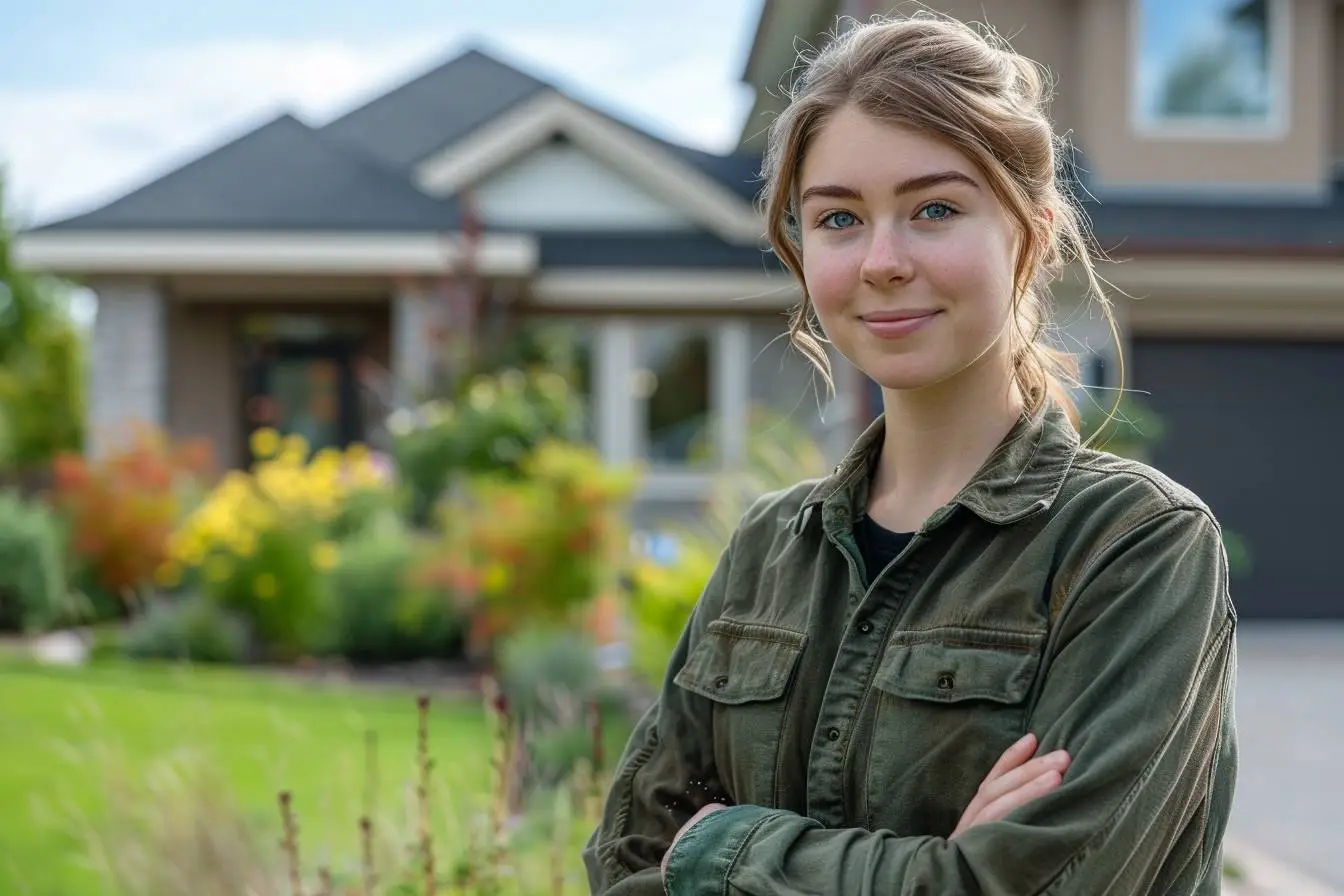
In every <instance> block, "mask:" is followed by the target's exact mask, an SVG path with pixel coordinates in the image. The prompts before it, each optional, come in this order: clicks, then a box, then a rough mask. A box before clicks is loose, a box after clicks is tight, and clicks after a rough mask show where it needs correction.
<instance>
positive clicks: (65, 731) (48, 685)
mask: <svg viewBox="0 0 1344 896" xmlns="http://www.w3.org/2000/svg"><path fill="white" fill-rule="evenodd" d="M416 726H417V711H416V706H415V699H414V694H413V693H411V692H409V691H408V692H405V693H385V692H379V693H373V692H367V691H362V690H361V691H357V692H352V691H349V690H342V689H340V688H337V687H335V686H323V685H317V684H301V683H298V682H295V681H287V680H277V679H275V678H270V677H264V676H261V675H258V674H255V673H250V672H243V671H228V670H215V669H200V668H185V667H175V666H160V667H144V666H139V667H130V666H119V665H112V666H104V665H95V666H93V667H90V668H86V669H52V668H43V667H37V666H33V665H30V664H26V663H21V662H18V661H9V660H3V659H0V893H5V894H11V893H12V894H29V896H85V894H88V896H93V894H102V893H104V892H109V891H108V890H107V889H106V885H105V884H101V885H100V884H99V883H98V880H99V878H98V877H97V876H96V874H95V872H94V871H92V870H91V869H90V868H89V867H88V866H87V864H86V862H85V859H86V854H87V853H88V852H89V850H88V844H89V842H90V834H89V831H90V830H91V829H92V828H91V826H96V825H99V824H106V822H107V821H108V820H109V819H113V820H115V819H119V818H121V817H122V816H123V815H124V814H125V812H126V810H127V807H126V806H125V805H123V802H124V801H127V800H129V801H141V800H143V801H144V802H151V801H152V799H153V797H152V796H151V795H150V794H152V793H153V792H154V791H153V789H154V788H156V787H160V784H161V782H160V781H159V779H158V777H156V776H158V775H160V774H161V773H162V771H163V769H164V768H165V767H166V765H165V763H166V762H167V761H168V760H170V759H172V758H173V757H181V756H184V755H185V756H189V757H191V758H192V761H193V762H195V763H196V764H197V766H199V767H203V768H207V769H210V770H212V771H214V772H217V773H218V774H219V776H220V777H221V779H222V780H224V781H226V782H227V785H228V788H227V789H228V790H229V791H230V792H231V793H230V794H229V796H230V797H231V798H232V799H236V801H237V802H238V804H239V807H240V808H241V809H242V810H243V811H244V812H245V813H246V815H247V816H248V817H249V818H250V819H252V820H253V821H254V822H255V823H257V824H260V825H263V826H264V829H265V830H266V831H267V836H268V838H269V837H271V836H272V833H273V829H274V828H276V827H278V812H277V809H276V794H277V792H278V791H280V790H282V789H287V790H290V791H292V792H293V794H294V800H295V806H296V809H297V811H298V814H299V816H300V819H299V821H300V826H301V843H302V846H303V857H304V862H305V865H308V864H309V863H316V862H318V861H321V860H322V859H323V857H324V856H326V855H339V856H343V857H347V858H348V857H351V856H357V855H358V850H357V845H358V836H357V829H356V822H357V819H358V817H359V815H360V813H361V808H360V807H361V805H362V794H361V790H362V787H363V782H364V780H365V777H364V774H363V768H364V765H365V762H364V756H365V749H364V743H365V733H366V732H367V731H368V730H370V729H372V730H375V731H376V732H377V733H378V757H379V761H378V767H379V781H380V786H379V788H378V789H379V800H380V802H381V803H383V805H382V806H381V809H382V810H383V811H388V810H389V809H390V808H393V807H395V808H396V810H397V812H398V813H399V814H401V815H402V816H404V812H403V811H402V806H403V805H404V803H405V800H406V798H407V797H406V786H407V784H408V783H409V782H410V781H411V779H412V776H413V775H414V771H415V769H414V758H415V747H416ZM430 750H431V754H432V755H433V756H434V759H435V762H436V767H435V771H434V777H435V780H436V784H438V785H439V787H437V788H436V791H437V792H439V793H448V794H451V795H452V799H451V800H450V802H461V803H468V804H473V803H474V801H475V800H476V799H477V795H480V794H483V793H484V792H485V791H486V790H487V789H488V787H489V782H490V773H489V762H490V751H491V745H490V740H489V736H488V728H487V723H486V719H485V715H484V712H483V709H482V707H481V705H480V703H479V702H477V701H475V700H464V699H462V698H457V699H454V700H439V701H436V702H435V703H434V704H433V708H432V712H431V717H430ZM128 787H129V788H132V790H131V791H130V795H125V794H126V788H128ZM165 798H167V797H165ZM109 801H111V802H112V803H113V805H114V806H115V807H116V808H115V811H114V812H113V813H112V814H109V809H108V802H109ZM135 808H136V809H137V810H139V809H150V808H152V805H151V806H136V807H135ZM471 808H472V806H471V805H457V806H451V805H444V804H443V801H442V800H441V801H440V802H439V805H438V809H439V811H440V812H442V813H443V814H444V816H454V815H461V814H462V813H465V812H466V811H468V810H470V809H471ZM453 824H454V821H453V819H452V818H449V817H446V818H445V819H443V820H441V823H440V825H439V830H440V831H451V830H452V826H453ZM445 836H451V834H449V835H445ZM273 843H274V840H273V839H269V840H268V845H269V844H273Z"/></svg>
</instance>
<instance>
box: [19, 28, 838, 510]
mask: <svg viewBox="0 0 1344 896" xmlns="http://www.w3.org/2000/svg"><path fill="white" fill-rule="evenodd" d="M759 164H760V159H759V156H757V155H752V154H741V155H734V154H729V155H725V156H718V155H713V154H709V153H704V152H699V151H696V150H693V149H690V148H687V147H684V146H680V145H676V144H673V143H669V142H666V141H664V140H660V139H657V138H655V137H653V136H651V135H649V134H647V133H644V132H642V131H640V130H638V129H636V128H633V127H630V126H629V125H627V124H625V123H622V122H620V121H618V120H616V119H614V118H612V117H611V116H609V115H606V114H604V113H603V112H601V111H599V110H597V109H594V108H592V107H590V106H588V105H585V104H584V103H581V102H579V101H577V100H575V99H573V98H572V97H570V96H567V95H566V94H565V93H563V92H561V91H560V90H557V89H556V88H554V87H552V86H551V85H549V84H546V83H544V82H542V81H540V80H537V79H536V78H533V77H531V76H530V75H528V74H525V73H523V72H521V71H519V70H517V69H515V68H514V67H512V66H509V65H507V64H505V63H503V62H501V61H499V60H498V59H496V58H494V57H492V56H491V55H489V54H487V53H484V52H481V51H480V50H470V51H468V52H465V53H464V54H462V55H460V56H458V57H455V58H453V59H451V60H449V61H448V62H446V63H445V64H443V65H441V66H438V67H436V68H434V69H433V70H431V71H428V72H426V73H425V74H423V75H422V76H420V77H418V78H415V79H414V80H411V81H410V82H409V83H405V84H402V85H400V86H398V87H396V88H395V89H393V90H391V91H389V92H387V93H386V94H384V95H382V96H379V97H377V98H375V99H373V100H372V101H370V102H368V103H366V104H365V105H363V106H360V107H359V108H356V109H354V110H353V111H350V112H349V113H347V114H345V115H342V116H341V117H339V118H337V119H335V120H334V121H331V122H329V123H326V124H324V125H322V126H320V127H315V126H311V125H309V124H308V123H305V122H303V121H300V120H298V119H297V118H295V117H292V116H289V115H283V116H281V117H279V118H277V119H275V120H273V121H270V122H268V123H266V124H264V125H262V126H261V127H258V128H257V129H255V130H253V131H250V132H248V133H245V134H243V135H241V136H239V137H237V139H234V140H232V141H230V142H228V143H226V144H225V145H223V146H220V147H219V148H217V149H215V150H214V151H212V152H209V153H207V154H206V155H204V156H203V157H201V158H198V159H196V160H194V161H192V162H190V163H189V164H187V165H185V166H183V167H181V168H180V169H178V170H176V171H173V172H171V173H169V174H167V175H165V176H163V177H161V178H159V179H157V180H155V181H153V182H152V183H149V184H147V185H145V186H143V187H141V188H140V189H138V190H135V191H134V192H132V193H130V194H129V195H127V196H124V197H122V198H120V199H117V200H116V201H114V202H112V203H110V204H108V205H106V206H104V207H102V208H97V209H94V210H92V211H90V212H88V213H87V214H82V215H79V216H77V217H73V218H70V219H67V220H61V221H56V222H53V223H50V224H46V225H44V226H40V227H37V228H35V229H32V230H30V231H28V232H26V233H25V234H23V236H22V240H21V243H20V249H19V251H20V255H21V258H22V260H23V261H24V262H26V263H27V264H30V265H32V266H34V267H38V268H42V269H46V270H50V271H55V272H58V273H62V274H67V275H71V276H75V277H78V278H80V279H82V280H83V281H84V282H85V283H86V284H87V285H89V286H90V287H91V288H92V289H93V290H94V291H95V292H96V293H97V296H98V313H97V316H96V320H95V324H94V330H93V346H92V380H91V383H90V395H89V403H90V416H91V430H92V432H91V446H90V449H91V450H92V451H93V452H95V453H97V452H99V451H101V450H104V449H105V446H106V444H107V442H108V440H109V439H113V438H116V437H118V434H119V433H118V428H119V427H120V426H121V425H122V424H124V423H125V421H128V420H137V421H150V422H153V423H157V424H160V425H162V426H165V427H166V428H167V429H168V430H169V431H171V432H172V433H174V434H176V435H179V436H193V435H195V436H206V437H208V438H209V439H210V441H211V442H212V443H213V444H214V445H215V446H216V450H217V455H218V456H219V457H220V458H221V459H222V461H223V462H224V463H225V464H229V465H239V464H243V463H246V462H247V461H248V459H249V454H248V452H249V449H248V437H249V435H250V433H251V432H252V431H253V430H254V429H256V428H258V427H261V426H271V425H274V426H278V427H279V428H281V429H282V430H286V431H292V430H297V431H300V432H303V433H305V434H306V435H307V436H308V437H309V440H310V441H311V442H313V443H314V444H316V445H323V444H329V443H342V442H346V441H349V440H354V439H359V438H362V437H364V436H365V435H366V434H367V431H368V428H369V425H370V424H371V423H372V422H373V421H371V420H370V419H369V418H368V415H362V414H361V408H362V407H364V406H366V403H365V401H364V399H365V397H366V396H365V395H363V394H362V393H363V390H364V389H365V387H368V386H370V385H371V378H370V376H369V374H370V372H371V371H372V372H377V371H384V372H386V373H388V374H390V376H389V377H384V378H383V379H384V380H385V382H391V383H395V384H396V385H397V387H398V390H397V391H398V392H399V393H400V397H399V399H398V400H396V401H392V402H387V401H386V399H387V398H388V396H387V395H386V394H384V395H383V398H384V399H385V402H384V407H386V405H387V404H389V403H391V404H401V405H404V404H405V403H407V401H408V400H409V398H408V396H413V395H415V394H416V392H417V387H418V386H420V385H423V384H424V382H425V380H426V379H427V377H428V376H429V374H430V371H431V365H432V364H433V362H434V358H433V357H432V353H433V346H434V344H435V342H434V338H433V336H432V334H433V333H435V332H440V331H442V330H444V329H447V330H448V331H450V332H452V333H453V334H455V335H456V336H457V337H458V338H470V334H471V330H472V322H471V321H470V320H469V319H468V315H469V313H470V309H469V307H468V306H467V303H463V302H457V301H455V296H456V297H458V298H460V297H462V293H463V290H462V289H461V288H460V286H461V284H460V283H458V282H457V281H456V279H455V278H454V276H453V275H454V274H455V273H456V272H458V271H460V270H461V269H462V267H463V266H464V265H465V264H466V263H467V262H468V261H469V262H470V267H471V273H472V274H473V275H474V276H475V277H476V278H478V281H479V282H480V283H481V284H482V287H481V290H482V292H483V293H484V294H486V295H487V296H488V299H489V302H490V304H491V305H492V306H496V307H507V308H511V309H513V310H514V311H515V312H516V313H518V314H521V315H525V316H527V317H528V318H530V319H550V320H552V321H553V322H554V323H556V324H557V325H560V326H565V327H567V328H569V329H570V331H571V332H572V333H573V335H574V336H575V337H576V339H578V340H579V341H580V342H581V343H582V346H583V351H584V353H585V356H586V358H587V363H586V364H583V365H581V366H583V367H586V368H587V369H588V370H589V371H590V374H589V376H588V377H587V378H586V379H587V382H586V383H583V384H580V386H581V388H583V389H584V390H585V392H586V395H585V398H586V399H587V401H588V404H589V408H590V411H591V413H590V417H591V419H592V421H593V425H592V435H593V438H594V439H595V440H596V442H597V444H598V445H599V446H600V447H601V449H602V451H603V453H604V454H605V456H606V457H607V458H608V459H610V460H611V461H615V462H620V461H626V460H640V461H644V462H646V464H647V467H648V469H649V473H648V475H647V476H646V477H645V481H644V486H643V489H644V491H643V494H642V495H641V501H640V507H641V509H642V510H647V511H648V515H651V516H654V517H656V516H658V515H659V514H660V513H662V512H679V511H681V510H685V509H688V508H693V507H695V506H697V505H698V503H699V502H700V500H701V499H702V498H703V497H704V496H705V495H706V493H707V490H708V489H709V488H710V486H711V483H712V482H713V480H714V475H713V473H714V470H715V469H718V468H720V467H722V466H731V465H732V464H733V463H735V462H736V461H738V460H739V459H740V458H741V457H742V453H743V451H744V446H745V441H746V422H745V421H746V419H747V417H748V414H747V410H748V408H749V407H751V406H753V405H765V406H768V407H773V408H775V409H776V410H778V411H780V412H782V413H784V414H787V415H790V416H791V417H792V418H793V419H794V420H795V422H798V423H799V424H800V425H802V426H804V427H808V428H809V429H810V430H811V431H813V432H815V433H816V434H817V436H818V437H819V438H820V439H821V440H822V441H823V442H825V443H826V444H827V445H828V447H829V453H831V454H832V455H834V454H837V453H841V452H843V450H844V449H845V447H847V444H848V441H849V439H850V437H851V436H850V434H851V433H852V431H853V430H854V426H853V425H852V421H845V420H838V419H837V418H838V417H839V416H840V415H842V414H844V413H845V402H846V399H847V397H852V396H853V395H856V394H857V380H855V379H854V378H853V377H849V378H842V379H841V381H840V383H839V387H840V388H839V392H838V395H837V398H836V399H835V400H829V399H828V397H827V395H826V392H825V389H824V387H823V384H822V383H821V381H820V380H819V379H818V380H815V381H814V378H813V376H812V374H811V371H810V368H809V367H808V366H807V364H806V363H805V362H804V361H803V360H802V358H801V357H800V356H797V355H796V354H794V353H792V352H789V351H787V350H786V347H787V342H786V340H781V339H779V338H778V337H779V336H780V335H781V334H782V333H784V331H785V327H786V318H785V316H784V312H785V311H786V310H787V309H788V308H789V307H790V306H791V305H792V304H794V303H795V302H796V299H797V292H796V290H795V288H794V287H793V285H792V284H791V282H790V281H789V279H788V278H787V277H786V276H784V275H783V273H782V269H781V268H780V267H779V266H778V264H777V263H775V262H774V261H773V260H772V257H771V256H769V255H768V253H767V252H766V251H765V247H764V243H763V240H762V236H763V232H764V231H763V228H762V226H761V224H760V219H759V216H758V214H757V212H756V210H755V208H754V205H753V198H754V194H755V192H756V189H757V188H756V185H755V183H754V178H755V176H756V174H757V171H758V168H759ZM372 385H373V391H375V392H377V391H379V389H378V388H377V377H373V379H372ZM381 391H383V392H384V393H385V392H386V389H383V390H381ZM851 413H852V412H851ZM709 419H718V420H724V421H727V425H724V426H721V427H717V428H716V432H715V440H716V444H715V446H714V450H713V452H712V453H713V454H714V455H715V457H714V458H713V459H712V460H711V461H710V462H709V463H708V464H706V463H704V462H703V461H700V460H697V458H698V457H699V454H698V453H697V454H696V455H694V456H693V455H692V451H691V447H692V446H691V445H690V441H691V440H690V439H688V437H687V433H688V432H691V431H694V430H696V429H699V428H700V426H701V425H702V424H704V423H705V422H706V421H707V420H709ZM837 423H839V424H840V425H837Z"/></svg>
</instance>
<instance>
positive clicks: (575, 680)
mask: <svg viewBox="0 0 1344 896" xmlns="http://www.w3.org/2000/svg"><path fill="white" fill-rule="evenodd" d="M595 656H596V655H595V652H594V644H593V642H592V639H591V638H589V637H588V636H587V635H586V634H584V633H583V632H581V631H576V630H574V629H572V628H546V627H541V626H532V627H528V628H524V629H521V630H519V631H517V632H515V633H513V634H512V635H510V636H509V637H507V638H505V639H504V640H503V641H502V643H501V644H500V649H499V663H498V666H499V668H498V676H499V688H500V693H501V695H502V696H503V697H504V700H505V701H506V703H505V705H506V706H507V707H508V710H509V713H510V715H511V716H512V718H513V724H514V725H515V726H516V730H517V735H518V741H519V746H520V749H522V750H525V751H526V762H525V764H524V769H525V771H524V773H523V775H522V776H521V777H522V778H523V780H522V781H520V786H521V787H522V788H523V789H525V790H527V789H532V788H536V787H542V788H550V787H554V786H556V785H558V784H559V783H560V782H562V781H564V780H565V779H566V778H568V777H569V776H570V775H572V774H574V772H575V771H576V770H577V768H578V766H579V764H580V763H581V762H584V761H588V760H591V759H592V755H593V746H592V745H593V736H594V735H593V724H594V721H593V720H594V716H593V713H594V712H596V711H600V709H601V708H602V707H603V706H604V705H605V704H607V703H608V702H609V697H610V696H611V695H610V692H609V689H608V688H607V687H606V686H605V685H604V682H603V679H602V673H601V670H600V669H599V668H598V666H597V662H596V659H595Z"/></svg>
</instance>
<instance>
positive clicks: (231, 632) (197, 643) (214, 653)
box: [117, 595, 251, 663]
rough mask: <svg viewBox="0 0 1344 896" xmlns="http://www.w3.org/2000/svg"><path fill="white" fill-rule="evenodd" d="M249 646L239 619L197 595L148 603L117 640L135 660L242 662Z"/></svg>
mask: <svg viewBox="0 0 1344 896" xmlns="http://www.w3.org/2000/svg"><path fill="white" fill-rule="evenodd" d="M250 646H251V643H250V638H249V636H248V632H247V626H246V625H244V624H243V622H242V620H240V619H239V618H238V617H237V616H235V615H234V614H232V613H229V612H228V611H227V610H225V609H223V608H222V607H220V606H218V605H217V604H215V603H214V602H213V601H210V600H206V599H205V598H203V597H202V596H200V595H189V596H187V597H184V598H180V599H173V600H155V601H152V602H150V604H149V606H148V607H147V609H146V610H145V612H143V613H141V614H139V615H138V616H137V617H136V618H135V619H134V620H133V621H132V622H131V624H130V626H129V627H127V628H126V630H125V631H123V632H121V633H120V635H119V637H118V639H117V647H118V648H119V649H120V650H121V652H122V653H124V654H125V655H126V656H128V657H130V658H132V659H137V660H189V661H192V662H198V663H241V662H244V661H245V660H246V659H247V658H248V655H249V654H250V652H251V651H250Z"/></svg>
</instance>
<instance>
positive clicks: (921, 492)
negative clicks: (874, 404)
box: [868, 352, 1023, 532]
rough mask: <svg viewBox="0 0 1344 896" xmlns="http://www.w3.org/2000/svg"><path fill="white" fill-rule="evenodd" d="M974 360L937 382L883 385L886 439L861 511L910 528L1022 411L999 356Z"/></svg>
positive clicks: (967, 474) (962, 481)
mask: <svg viewBox="0 0 1344 896" xmlns="http://www.w3.org/2000/svg"><path fill="white" fill-rule="evenodd" d="M997 354H998V353H996V352H991V353H989V355H990V356H987V357H984V358H981V359H980V360H979V361H977V362H976V363H975V364H973V365H972V366H971V367H969V368H967V369H966V370H964V371H962V372H961V373H959V374H957V375H956V376H955V377H953V378H952V379H950V380H947V381H945V382H943V383H939V384H936V385H934V386H929V387H926V388H923V389H906V390H898V389H883V390H882V398H883V406H884V410H883V416H884V417H885V418H886V436H885V440H884V442H883V444H882V456H881V458H880V460H879V461H878V466H877V471H876V475H875V477H874V479H873V482H872V486H871V488H870V489H869V498H868V513H869V515H870V516H872V517H873V519H874V520H875V521H876V522H877V523H879V524H881V525H883V526H886V527H887V528H889V529H894V530H896V531H901V532H911V531H914V530H915V529H917V528H919V526H920V525H921V524H922V523H923V522H924V520H925V519H927V518H928V516H929V515H930V514H931V513H933V512H934V511H935V510H937V509H938V508H939V507H942V506H943V505H944V504H946V503H948V502H949V501H951V500H952V498H954V497H955V496H956V494H957V493H958V492H960V491H961V489H962V488H964V487H965V486H966V484H967V483H968V482H970V481H971V477H972V476H974V475H975V474H976V472H977V471H978V470H979V469H980V467H981V466H982V465H983V464H984V462H985V460H986V459H987V458H988V457H989V455H990V454H991V453H993V451H994V449H995V448H997V447H998V446H999V445H1000V444H1001V443H1002V441H1003V439H1004V437H1005V436H1006V435H1007V434H1008V431H1009V430H1010V429H1012V427H1013V425H1014V424H1015V423H1016V422H1017V420H1018V418H1019V417H1020V416H1021V414H1022V409H1023V401H1022V395H1021V392H1020V391H1019V390H1018V388H1017V385H1016V383H1015V382H1014V381H1013V379H1012V376H1011V375H1009V374H1007V370H1008V366H1007V364H1006V363H1004V359H1003V358H1000V357H991V356H993V355H997Z"/></svg>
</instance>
